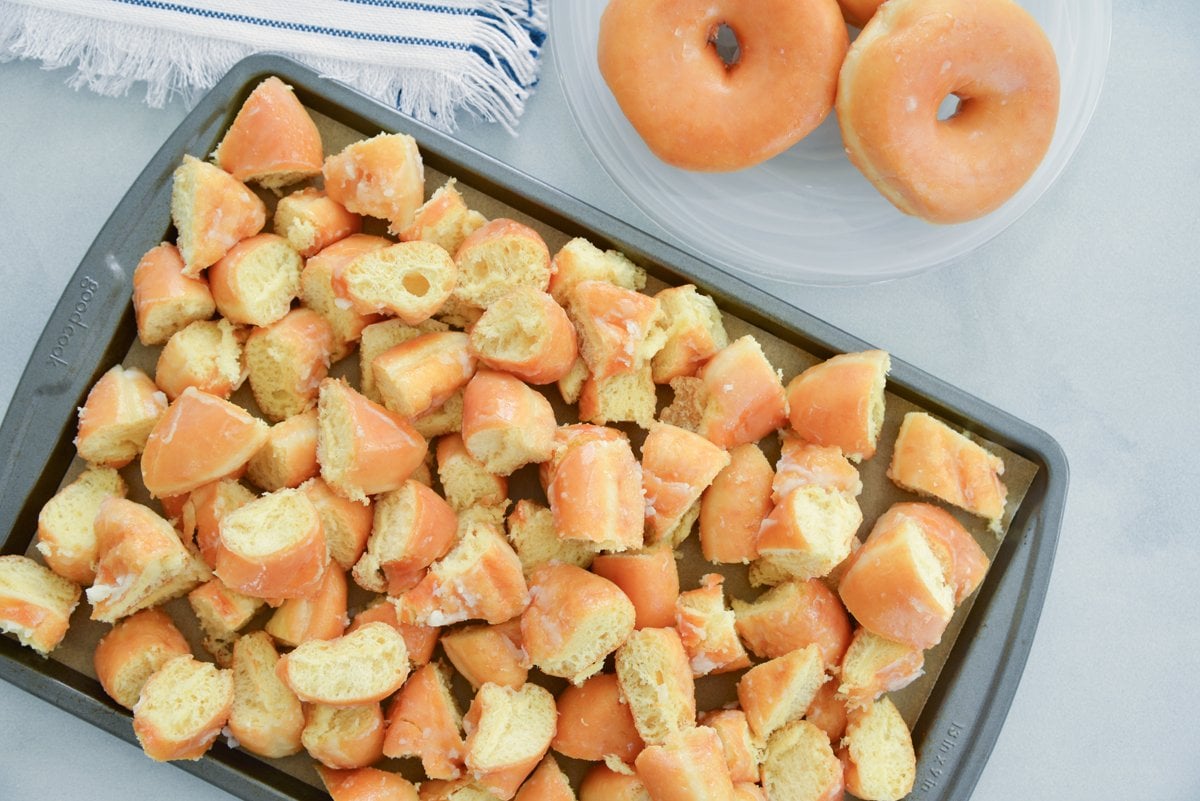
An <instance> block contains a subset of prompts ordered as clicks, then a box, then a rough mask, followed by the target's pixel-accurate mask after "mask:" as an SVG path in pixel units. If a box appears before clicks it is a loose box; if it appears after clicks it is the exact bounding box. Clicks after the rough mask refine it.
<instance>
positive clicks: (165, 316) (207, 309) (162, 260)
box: [133, 242, 217, 345]
mask: <svg viewBox="0 0 1200 801" xmlns="http://www.w3.org/2000/svg"><path fill="white" fill-rule="evenodd" d="M183 270H184V265H183V257H182V256H180V255H179V249H178V248H177V247H175V246H174V245H172V244H170V243H168V242H163V243H162V244H161V245H157V246H155V247H153V248H150V250H148V251H147V252H146V255H145V256H142V259H141V261H139V262H138V266H137V267H135V268H134V270H133V312H134V315H135V317H136V318H137V329H138V339H139V340H141V342H142V344H143V345H161V344H162V343H164V342H166V341H167V340H168V339H169V338H170V337H171V335H172V334H174V333H175V332H176V331H179V330H182V329H183V328H184V327H185V326H187V325H188V323H193V322H195V321H197V320H207V319H208V318H209V317H212V315H213V312H215V311H216V310H217V306H216V304H215V303H213V298H212V293H211V292H209V291H208V281H206V280H204V278H203V277H191V278H189V277H188V276H185V275H184V274H183Z"/></svg>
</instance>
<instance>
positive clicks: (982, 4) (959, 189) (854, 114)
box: [837, 0, 1059, 223]
mask: <svg viewBox="0 0 1200 801" xmlns="http://www.w3.org/2000/svg"><path fill="white" fill-rule="evenodd" d="M1058 93H1059V79H1058V66H1057V63H1056V62H1055V58H1054V50H1053V49H1052V48H1051V46H1050V42H1049V40H1047V39H1046V35H1045V34H1044V33H1043V32H1042V29H1041V28H1040V27H1039V26H1038V24H1037V22H1035V21H1034V19H1033V18H1032V17H1031V16H1029V14H1028V13H1027V12H1026V11H1025V10H1024V9H1022V8H1021V7H1020V6H1018V5H1017V4H1016V3H1014V2H1012V1H1011V0H889V1H888V2H887V3H884V4H883V5H882V6H880V7H879V10H878V11H877V12H876V13H875V15H874V16H873V17H872V18H871V20H870V21H869V22H868V23H867V25H866V27H864V28H863V30H862V33H861V34H860V35H859V37H858V39H857V40H855V42H854V44H853V45H852V46H851V48H850V51H849V53H848V54H847V55H846V60H845V63H844V64H843V65H842V72H841V77H840V79H839V83H838V94H837V114H838V121H839V123H840V124H841V128H842V142H843V143H844V144H845V146H846V153H847V155H849V157H850V161H851V162H853V163H854V165H855V166H856V167H858V169H859V170H861V171H862V173H863V174H864V175H865V176H866V177H867V179H868V180H870V181H871V183H872V184H874V185H875V187H876V189H878V190H879V191H880V192H882V193H883V195H884V196H885V197H886V198H887V199H888V200H890V201H891V202H892V203H893V204H894V205H895V206H896V207H897V208H899V209H900V210H901V211H903V212H905V213H907V214H913V215H916V216H918V217H922V218H924V219H926V220H929V221H931V222H936V223H956V222H964V221H966V220H972V219H975V218H976V217H980V216H982V215H984V214H987V213H988V212H990V211H993V210H994V209H996V208H998V207H999V206H1000V205H1002V204H1003V203H1004V202H1005V201H1006V200H1008V199H1009V198H1010V197H1012V196H1013V195H1014V194H1016V192H1017V190H1018V189H1020V188H1021V187H1022V186H1023V185H1024V184H1025V182H1026V181H1028V180H1029V177H1030V176H1031V175H1033V172H1034V170H1036V169H1037V166H1038V165H1039V164H1040V163H1041V161H1042V158H1043V157H1044V156H1045V155H1046V151H1047V149H1048V148H1049V147H1050V140H1051V138H1052V137H1053V136H1054V127H1055V123H1056V121H1057V119H1058ZM948 95H955V96H957V97H958V100H959V102H958V110H957V112H956V113H955V114H953V115H952V116H950V117H948V118H947V119H943V120H939V119H938V108H939V106H940V105H941V103H942V101H943V100H944V99H945V98H946V97H947V96H948Z"/></svg>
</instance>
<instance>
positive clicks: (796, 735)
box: [762, 720, 844, 801]
mask: <svg viewBox="0 0 1200 801" xmlns="http://www.w3.org/2000/svg"><path fill="white" fill-rule="evenodd" d="M762 786H763V790H765V791H766V795H767V798H770V799H774V798H787V799H794V801H836V799H840V798H841V797H842V792H843V786H844V783H843V780H842V765H841V763H840V762H839V761H838V758H837V756H835V755H834V753H833V748H832V747H830V744H829V738H828V737H826V736H825V732H823V731H821V730H820V729H819V728H817V727H816V726H814V725H813V724H812V723H810V722H808V721H807V720H796V721H792V722H791V723H788V724H787V725H786V726H783V727H781V728H780V729H779V730H778V731H776V732H775V733H774V734H772V735H771V738H770V739H769V740H767V747H766V752H765V754H764V757H763V766H762Z"/></svg>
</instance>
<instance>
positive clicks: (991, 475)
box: [887, 412, 1008, 530]
mask: <svg viewBox="0 0 1200 801" xmlns="http://www.w3.org/2000/svg"><path fill="white" fill-rule="evenodd" d="M887 475H888V478H890V479H891V480H892V481H894V482H895V483H896V485H897V486H899V487H902V488H904V489H906V490H911V491H912V492H916V493H918V494H921V495H929V496H932V497H934V498H938V499H940V500H943V501H945V502H946V503H948V504H951V505H952V506H957V507H958V508H960V509H965V510H966V511H968V512H970V513H971V514H975V515H979V516H980V517H982V518H984V519H985V520H987V521H988V522H989V523H990V524H991V526H992V528H993V529H994V530H996V529H999V526H1000V518H1002V517H1003V516H1004V504H1005V499H1006V498H1007V496H1008V489H1007V487H1005V486H1004V482H1003V481H1002V480H1001V479H1000V476H1002V475H1004V460H1003V459H1001V458H1000V457H999V456H996V455H995V454H993V453H991V452H990V451H988V450H987V449H986V448H984V447H983V446H982V445H979V444H978V443H976V442H974V441H972V440H970V439H968V438H967V436H966V435H965V434H960V433H959V432H957V431H955V430H954V429H952V428H951V427H950V426H948V425H946V424H945V423H943V422H942V421H941V420H938V419H936V418H933V417H930V416H929V415H927V414H925V413H924V412H909V413H908V414H906V415H904V420H903V422H901V423H900V433H898V434H897V435H896V444H895V447H894V449H893V451H892V463H891V464H890V465H889V466H888V471H887Z"/></svg>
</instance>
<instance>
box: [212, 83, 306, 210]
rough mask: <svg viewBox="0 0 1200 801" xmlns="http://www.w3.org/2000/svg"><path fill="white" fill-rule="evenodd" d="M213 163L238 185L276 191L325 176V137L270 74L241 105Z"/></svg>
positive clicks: (290, 89)
mask: <svg viewBox="0 0 1200 801" xmlns="http://www.w3.org/2000/svg"><path fill="white" fill-rule="evenodd" d="M213 160H214V161H216V163H217V166H219V167H220V168H221V169H223V170H225V171H227V172H229V173H231V174H232V175H233V177H235V178H237V179H238V180H239V181H246V182H250V181H253V182H255V183H258V184H261V185H262V186H264V187H266V188H267V189H273V190H276V191H278V190H279V189H281V188H282V187H285V186H288V185H290V184H294V183H297V182H299V181H303V180H304V179H305V178H311V177H312V176H314V175H317V174H319V173H320V172H321V165H322V163H323V162H324V153H323V152H322V149H321V133H320V132H319V131H318V130H317V125H316V123H314V122H313V120H312V117H310V116H309V115H308V112H307V111H305V110H304V106H303V105H301V103H300V100H299V98H297V97H296V95H295V93H294V92H293V91H292V87H290V86H288V85H287V84H286V83H284V82H283V81H281V80H279V79H278V78H276V77H275V76H274V75H272V76H271V77H269V78H267V79H266V80H264V81H263V82H262V83H260V84H259V85H258V86H256V87H255V88H254V91H252V92H251V93H250V95H249V97H247V98H246V99H245V101H244V102H243V103H242V107H241V108H240V109H239V110H238V113H237V116H236V117H234V119H233V122H232V123H231V124H230V126H229V129H228V130H227V131H226V132H225V136H224V137H223V138H222V139H221V143H220V144H219V145H217V149H216V152H214V153H213Z"/></svg>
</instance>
